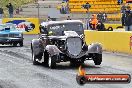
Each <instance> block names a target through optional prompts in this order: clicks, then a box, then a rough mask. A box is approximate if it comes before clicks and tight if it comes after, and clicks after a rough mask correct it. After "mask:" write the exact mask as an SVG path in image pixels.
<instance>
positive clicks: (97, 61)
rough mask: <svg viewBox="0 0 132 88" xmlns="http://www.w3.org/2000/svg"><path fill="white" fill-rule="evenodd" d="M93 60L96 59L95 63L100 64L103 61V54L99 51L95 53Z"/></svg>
mask: <svg viewBox="0 0 132 88" xmlns="http://www.w3.org/2000/svg"><path fill="white" fill-rule="evenodd" d="M93 61H94V63H95V65H100V64H101V62H102V54H98V53H96V54H94V55H93Z"/></svg>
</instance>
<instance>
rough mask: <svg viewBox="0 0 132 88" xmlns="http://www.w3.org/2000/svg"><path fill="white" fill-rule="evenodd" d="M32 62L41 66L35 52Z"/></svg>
mask: <svg viewBox="0 0 132 88" xmlns="http://www.w3.org/2000/svg"><path fill="white" fill-rule="evenodd" d="M32 61H33V65H38V64H39V62H38V61H37V56H36V55H35V54H34V52H33V50H32Z"/></svg>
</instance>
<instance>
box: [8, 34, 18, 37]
mask: <svg viewBox="0 0 132 88" xmlns="http://www.w3.org/2000/svg"><path fill="white" fill-rule="evenodd" d="M18 35H19V34H9V37H16V36H18Z"/></svg>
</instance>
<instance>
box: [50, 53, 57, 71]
mask: <svg viewBox="0 0 132 88" xmlns="http://www.w3.org/2000/svg"><path fill="white" fill-rule="evenodd" d="M56 58H57V55H53V56H49V58H48V66H49V67H50V68H51V69H54V68H56Z"/></svg>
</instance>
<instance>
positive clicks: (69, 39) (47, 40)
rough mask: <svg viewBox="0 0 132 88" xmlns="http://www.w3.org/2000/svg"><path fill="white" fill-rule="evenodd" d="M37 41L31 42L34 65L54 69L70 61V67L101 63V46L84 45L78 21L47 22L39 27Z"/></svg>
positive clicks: (80, 24)
mask: <svg viewBox="0 0 132 88" xmlns="http://www.w3.org/2000/svg"><path fill="white" fill-rule="evenodd" d="M40 32H41V34H40V35H39V38H38V39H33V40H32V42H31V50H32V61H33V64H34V65H37V64H39V63H43V64H45V65H47V66H49V67H50V68H55V67H56V63H60V62H66V61H70V63H71V64H72V65H75V64H82V63H84V61H85V60H90V59H92V60H93V61H94V63H95V65H100V64H101V62H102V46H101V45H100V44H99V43H93V44H90V45H87V44H86V43H85V37H84V28H83V23H82V22H81V21H79V20H65V21H49V22H43V23H41V26H40Z"/></svg>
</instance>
